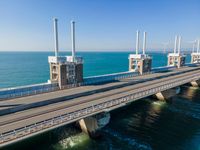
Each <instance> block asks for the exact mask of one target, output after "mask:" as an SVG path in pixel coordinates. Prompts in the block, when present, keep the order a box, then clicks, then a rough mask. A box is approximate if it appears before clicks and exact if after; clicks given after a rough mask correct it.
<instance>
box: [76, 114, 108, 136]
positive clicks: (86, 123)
mask: <svg viewBox="0 0 200 150" xmlns="http://www.w3.org/2000/svg"><path fill="white" fill-rule="evenodd" d="M109 121H110V113H101V114H97V115H95V116H90V117H87V118H83V119H81V120H79V126H80V128H81V130H82V131H83V132H85V133H86V134H88V135H89V136H90V137H92V138H93V137H96V136H97V134H96V133H97V131H98V130H100V129H101V128H103V127H104V126H106V125H107V124H108V123H109Z"/></svg>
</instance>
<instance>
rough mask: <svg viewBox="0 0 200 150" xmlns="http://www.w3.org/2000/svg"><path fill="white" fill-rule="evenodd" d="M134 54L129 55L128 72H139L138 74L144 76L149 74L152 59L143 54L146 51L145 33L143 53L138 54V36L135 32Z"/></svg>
mask: <svg viewBox="0 0 200 150" xmlns="http://www.w3.org/2000/svg"><path fill="white" fill-rule="evenodd" d="M136 33H137V35H136V53H135V54H130V55H129V71H133V72H139V73H140V74H146V73H150V72H151V65H152V58H151V57H150V56H148V55H147V54H145V51H146V34H147V33H146V32H144V37H143V53H142V54H139V44H140V43H139V34H140V32H139V31H137V32H136Z"/></svg>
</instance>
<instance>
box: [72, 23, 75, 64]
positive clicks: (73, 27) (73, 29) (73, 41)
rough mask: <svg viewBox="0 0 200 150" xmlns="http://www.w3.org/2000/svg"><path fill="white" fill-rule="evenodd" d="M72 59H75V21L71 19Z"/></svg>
mask: <svg viewBox="0 0 200 150" xmlns="http://www.w3.org/2000/svg"><path fill="white" fill-rule="evenodd" d="M71 41H72V59H73V61H74V60H75V53H76V52H75V50H76V48H75V21H71Z"/></svg>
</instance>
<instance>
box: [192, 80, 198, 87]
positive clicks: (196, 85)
mask: <svg viewBox="0 0 200 150" xmlns="http://www.w3.org/2000/svg"><path fill="white" fill-rule="evenodd" d="M190 84H191V85H192V86H193V87H200V80H196V81H192V82H190Z"/></svg>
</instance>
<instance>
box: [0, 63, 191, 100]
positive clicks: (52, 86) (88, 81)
mask: <svg viewBox="0 0 200 150" xmlns="http://www.w3.org/2000/svg"><path fill="white" fill-rule="evenodd" d="M186 66H194V64H186ZM175 68H176V67H175V66H164V67H156V68H152V70H151V73H156V72H162V71H167V70H170V69H175ZM148 74H149V73H148ZM138 75H139V73H137V72H129V71H127V72H119V73H113V74H106V75H98V76H91V77H85V78H84V81H83V82H82V83H78V84H70V85H66V86H65V87H63V89H68V88H73V87H77V86H84V85H92V84H99V83H108V82H112V81H117V80H121V79H125V78H130V77H135V76H138ZM143 75H145V74H143ZM57 90H60V88H59V86H58V83H41V84H35V85H29V86H21V87H15V88H5V89H0V100H5V99H12V98H18V97H24V96H30V95H36V94H41V93H48V92H53V91H57Z"/></svg>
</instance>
